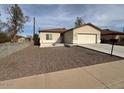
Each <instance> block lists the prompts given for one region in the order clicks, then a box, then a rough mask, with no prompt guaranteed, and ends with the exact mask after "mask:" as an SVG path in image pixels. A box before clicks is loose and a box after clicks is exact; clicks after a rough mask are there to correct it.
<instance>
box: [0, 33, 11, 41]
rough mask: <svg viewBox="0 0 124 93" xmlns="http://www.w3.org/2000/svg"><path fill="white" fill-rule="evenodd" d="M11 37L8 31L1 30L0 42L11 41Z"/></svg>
mask: <svg viewBox="0 0 124 93" xmlns="http://www.w3.org/2000/svg"><path fill="white" fill-rule="evenodd" d="M9 41H10V39H9V37H8V35H7V33H5V32H0V43H5V42H9Z"/></svg>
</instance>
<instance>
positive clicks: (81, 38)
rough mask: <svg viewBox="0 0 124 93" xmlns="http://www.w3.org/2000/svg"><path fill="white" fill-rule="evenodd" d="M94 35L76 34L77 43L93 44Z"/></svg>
mask: <svg viewBox="0 0 124 93" xmlns="http://www.w3.org/2000/svg"><path fill="white" fill-rule="evenodd" d="M95 43H96V35H90V34H89V35H87V34H78V44H95Z"/></svg>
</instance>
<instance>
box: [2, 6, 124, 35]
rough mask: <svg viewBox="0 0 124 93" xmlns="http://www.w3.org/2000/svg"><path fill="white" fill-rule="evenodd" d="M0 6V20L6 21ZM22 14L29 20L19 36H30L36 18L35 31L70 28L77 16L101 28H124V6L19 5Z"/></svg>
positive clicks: (118, 29) (119, 29)
mask: <svg viewBox="0 0 124 93" xmlns="http://www.w3.org/2000/svg"><path fill="white" fill-rule="evenodd" d="M5 6H6V5H0V12H1V14H2V16H0V19H2V20H3V21H6V18H7V16H8V15H7V14H6V13H5V10H4V7H5ZM19 6H20V7H21V8H22V10H23V12H24V14H25V15H26V16H29V18H30V20H29V21H28V22H27V23H26V24H25V27H24V32H23V33H19V34H21V35H25V36H26V35H32V30H33V28H32V23H33V22H32V20H33V17H35V18H36V31H38V29H39V28H40V29H48V28H59V27H65V28H72V27H74V22H75V19H76V17H77V16H79V17H82V18H83V20H84V21H85V22H86V23H88V22H90V23H93V24H95V25H97V26H98V27H101V28H109V29H113V30H117V31H122V30H123V29H122V27H123V26H124V5H110V4H107V5H102V4H99V5H96V4H94V5H93V4H92V5H91V4H77V5H74V4H73V5H71V4H58V5H53V4H46V5H45V4H44V5H43V4H39V5H35V4H34V5H31V4H21V5H19Z"/></svg>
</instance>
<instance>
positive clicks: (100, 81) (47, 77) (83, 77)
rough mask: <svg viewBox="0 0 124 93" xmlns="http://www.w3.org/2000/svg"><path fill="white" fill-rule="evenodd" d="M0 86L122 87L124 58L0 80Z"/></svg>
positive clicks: (123, 82) (123, 86)
mask: <svg viewBox="0 0 124 93" xmlns="http://www.w3.org/2000/svg"><path fill="white" fill-rule="evenodd" d="M0 88H88V89H89V88H96V89H99V88H124V60H120V61H117V62H110V63H104V64H97V65H92V66H87V67H80V68H76V69H70V70H63V71H57V72H52V73H46V74H41V75H35V76H29V77H24V78H19V79H13V80H6V81H0Z"/></svg>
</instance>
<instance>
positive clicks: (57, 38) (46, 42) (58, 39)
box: [39, 32, 61, 46]
mask: <svg viewBox="0 0 124 93" xmlns="http://www.w3.org/2000/svg"><path fill="white" fill-rule="evenodd" d="M46 34H52V40H46ZM39 37H40V46H53V45H54V44H56V43H60V42H61V37H60V33H53V32H52V33H50V32H40V34H39Z"/></svg>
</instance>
